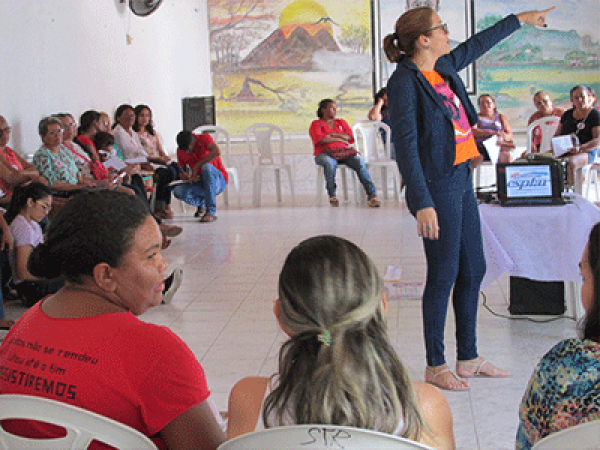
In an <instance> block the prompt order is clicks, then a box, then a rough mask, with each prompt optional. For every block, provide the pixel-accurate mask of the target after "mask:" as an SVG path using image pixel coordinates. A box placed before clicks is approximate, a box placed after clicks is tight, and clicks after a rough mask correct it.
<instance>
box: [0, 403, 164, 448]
mask: <svg viewBox="0 0 600 450" xmlns="http://www.w3.org/2000/svg"><path fill="white" fill-rule="evenodd" d="M5 419H28V420H39V421H42V422H46V423H51V424H54V425H58V426H61V427H63V428H65V429H66V430H67V435H66V436H64V437H60V438H55V439H31V438H24V437H20V436H16V435H14V434H11V433H8V432H7V431H5V430H4V429H3V428H2V427H1V426H0V449H3V450H21V449H27V450H35V449H40V450H54V449H57V450H58V449H60V450H64V449H73V450H75V449H77V450H79V449H87V448H88V446H89V445H90V443H91V442H92V441H93V440H98V441H102V442H104V443H106V444H109V445H112V446H113V447H116V448H121V449H136V450H137V449H140V450H142V449H154V450H156V448H157V447H156V446H155V445H154V443H153V442H152V441H151V440H150V439H149V438H148V437H146V436H144V435H143V434H142V433H140V432H139V431H137V430H134V429H133V428H131V427H128V426H127V425H124V424H122V423H120V422H117V421H115V420H112V419H109V418H108V417H104V416H101V415H99V414H96V413H93V412H91V411H87V410H85V409H81V408H77V407H75V406H71V405H68V404H66V403H61V402H57V401H54V400H49V399H46V398H42V397H33V396H29V395H16V394H4V395H0V420H5Z"/></svg>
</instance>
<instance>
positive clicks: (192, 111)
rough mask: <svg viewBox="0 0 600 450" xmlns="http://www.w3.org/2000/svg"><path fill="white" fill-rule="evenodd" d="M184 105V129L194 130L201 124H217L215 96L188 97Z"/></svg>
mask: <svg viewBox="0 0 600 450" xmlns="http://www.w3.org/2000/svg"><path fill="white" fill-rule="evenodd" d="M181 105H182V107H183V115H182V116H183V129H184V130H189V131H193V130H194V129H195V128H197V127H199V126H201V125H216V123H217V122H216V118H215V97H214V96H211V97H186V98H184V99H182V100H181Z"/></svg>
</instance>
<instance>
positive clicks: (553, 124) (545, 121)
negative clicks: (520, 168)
mask: <svg viewBox="0 0 600 450" xmlns="http://www.w3.org/2000/svg"><path fill="white" fill-rule="evenodd" d="M559 123H560V117H557V116H548V117H542V118H541V119H538V120H534V121H533V122H531V123H530V124H529V125H527V153H531V149H532V139H533V133H534V132H537V131H536V130H539V132H540V133H542V141H541V143H540V148H539V151H540V153H546V152H549V151H550V149H551V148H552V137H553V136H554V133H555V132H556V129H557V128H558V124H559ZM538 127H539V128H538Z"/></svg>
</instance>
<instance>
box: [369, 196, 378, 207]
mask: <svg viewBox="0 0 600 450" xmlns="http://www.w3.org/2000/svg"><path fill="white" fill-rule="evenodd" d="M367 206H368V207H369V208H379V207H380V206H381V202H380V201H379V200H377V197H371V198H370V199H369V200H368V201H367Z"/></svg>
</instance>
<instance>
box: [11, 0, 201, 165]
mask: <svg viewBox="0 0 600 450" xmlns="http://www.w3.org/2000/svg"><path fill="white" fill-rule="evenodd" d="M127 3H128V2H127ZM127 34H129V35H131V37H132V42H131V45H127V42H126V35H127ZM208 45H209V44H208V17H207V6H206V0H171V1H168V0H165V1H164V2H163V4H162V5H161V6H160V7H159V8H158V10H156V11H155V12H154V13H153V14H151V15H150V16H147V17H138V16H135V15H134V14H133V13H131V12H130V10H129V8H128V7H127V4H126V3H121V2H120V0H0V115H3V116H4V117H5V118H6V119H7V121H8V122H9V124H10V125H12V127H13V133H12V139H11V142H10V143H9V145H10V146H11V147H12V148H14V149H15V150H16V151H18V152H20V153H21V154H23V155H25V154H31V153H34V152H35V150H37V148H38V147H39V145H40V139H39V135H38V134H37V124H38V122H39V120H40V119H41V118H42V117H44V116H46V115H49V114H53V113H57V112H70V113H72V114H73V115H74V116H75V118H76V120H77V119H78V118H79V115H80V114H81V113H82V112H83V111H85V110H87V109H96V110H101V111H106V112H108V113H109V115H110V116H111V117H112V115H113V113H114V110H115V109H116V108H117V106H118V105H119V104H121V103H130V104H132V105H134V106H135V105H136V104H138V103H145V104H148V105H149V106H150V107H151V108H152V110H153V114H154V122H155V125H156V127H157V129H158V131H159V133H160V134H161V136H162V139H163V145H164V146H165V149H166V150H167V151H169V152H171V151H173V150H174V148H175V145H176V144H175V136H176V134H177V133H178V132H179V131H180V130H181V126H182V118H181V99H182V98H183V97H191V96H207V95H211V75H210V61H209V47H208Z"/></svg>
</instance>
